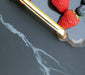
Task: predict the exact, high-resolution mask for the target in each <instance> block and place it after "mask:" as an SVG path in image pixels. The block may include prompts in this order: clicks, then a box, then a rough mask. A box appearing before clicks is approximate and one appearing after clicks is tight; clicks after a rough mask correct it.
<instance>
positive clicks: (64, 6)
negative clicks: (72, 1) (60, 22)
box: [51, 0, 69, 13]
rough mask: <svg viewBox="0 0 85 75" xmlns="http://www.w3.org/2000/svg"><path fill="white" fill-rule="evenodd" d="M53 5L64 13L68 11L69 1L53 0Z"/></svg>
mask: <svg viewBox="0 0 85 75" xmlns="http://www.w3.org/2000/svg"><path fill="white" fill-rule="evenodd" d="M51 3H52V4H53V5H54V6H55V7H56V8H57V10H58V11H59V12H61V13H64V12H65V11H66V10H68V6H69V0H51Z"/></svg>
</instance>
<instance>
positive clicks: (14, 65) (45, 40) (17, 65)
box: [0, 0, 85, 75]
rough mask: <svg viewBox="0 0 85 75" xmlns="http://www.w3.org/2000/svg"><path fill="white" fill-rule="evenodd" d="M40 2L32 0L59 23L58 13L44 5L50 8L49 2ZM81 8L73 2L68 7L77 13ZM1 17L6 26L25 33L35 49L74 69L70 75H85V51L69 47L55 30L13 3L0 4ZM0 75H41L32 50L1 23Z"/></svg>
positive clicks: (84, 48) (71, 0)
mask: <svg viewBox="0 0 85 75" xmlns="http://www.w3.org/2000/svg"><path fill="white" fill-rule="evenodd" d="M41 1H42V2H41ZM41 1H38V0H34V1H33V0H32V2H33V3H34V4H35V5H37V6H38V5H39V8H41V10H43V11H44V12H45V13H46V14H47V15H48V16H50V17H51V18H52V19H53V20H55V21H58V18H59V17H60V14H59V13H56V12H57V11H56V12H55V11H54V10H55V9H54V8H53V7H52V9H50V8H49V9H47V10H46V8H45V4H46V5H47V4H48V1H47V0H46V2H45V0H41ZM44 3H45V4H44ZM79 4H80V0H70V6H69V7H70V9H74V10H75V8H76V7H78V6H79ZM52 10H53V11H52ZM0 14H2V15H3V18H4V20H5V21H6V22H9V23H10V24H12V25H13V26H14V27H15V28H16V29H18V30H19V31H21V32H23V33H24V34H25V35H26V37H27V38H28V39H29V40H30V41H31V42H32V44H33V45H34V46H35V47H38V48H41V49H43V50H45V51H46V52H47V53H49V54H50V55H52V56H53V57H55V58H56V59H58V60H59V61H61V62H62V63H63V64H66V65H67V67H68V69H69V68H71V70H72V72H71V75H85V47H83V48H73V47H71V46H70V45H68V44H67V43H64V42H60V41H59V40H58V39H57V36H56V34H55V32H54V31H53V30H51V29H50V28H49V27H47V26H46V25H45V24H44V23H42V22H40V21H39V20H38V19H37V18H36V17H34V15H32V14H31V12H29V11H27V10H25V9H24V8H23V7H22V6H20V5H18V4H17V3H15V2H13V1H10V0H0ZM53 15H54V16H53ZM55 15H57V16H55ZM36 68H37V69H36ZM69 70H70V69H69ZM0 75H42V72H41V71H40V69H39V65H38V63H37V61H36V60H35V57H34V55H33V52H32V50H31V49H30V48H27V47H26V46H25V44H24V43H23V42H22V40H21V39H20V38H19V37H18V36H16V35H14V34H12V33H11V32H10V31H9V30H7V29H6V28H5V27H4V26H3V25H2V24H1V23H0Z"/></svg>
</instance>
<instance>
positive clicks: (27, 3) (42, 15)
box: [19, 0, 67, 39]
mask: <svg viewBox="0 0 85 75" xmlns="http://www.w3.org/2000/svg"><path fill="white" fill-rule="evenodd" d="M19 1H20V2H21V3H22V4H23V5H25V6H26V7H27V8H29V9H30V10H31V11H32V12H33V13H34V14H36V15H37V16H38V17H39V18H40V19H42V20H43V21H44V22H45V23H47V24H48V25H49V26H50V27H51V28H53V29H54V30H55V31H56V33H57V35H58V38H59V39H66V37H67V34H66V32H65V30H64V29H63V28H62V27H60V26H59V25H58V24H57V23H56V22H54V21H53V20H52V19H51V18H49V17H48V16H47V15H46V14H45V13H43V12H42V11H41V10H40V9H39V8H37V7H36V6H35V5H34V4H33V3H32V2H31V1H30V0H19Z"/></svg>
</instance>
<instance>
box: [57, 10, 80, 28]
mask: <svg viewBox="0 0 85 75" xmlns="http://www.w3.org/2000/svg"><path fill="white" fill-rule="evenodd" d="M79 18H80V17H79V16H78V15H76V13H75V12H73V10H67V11H66V12H65V13H64V15H63V16H62V17H61V19H60V20H59V22H58V24H59V25H60V26H61V27H62V28H63V29H67V28H70V27H73V26H75V25H76V24H78V22H79Z"/></svg>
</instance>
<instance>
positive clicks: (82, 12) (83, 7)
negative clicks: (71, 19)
mask: <svg viewBox="0 0 85 75" xmlns="http://www.w3.org/2000/svg"><path fill="white" fill-rule="evenodd" d="M77 13H78V14H79V15H80V16H83V15H85V5H81V6H80V7H79V8H77Z"/></svg>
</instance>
